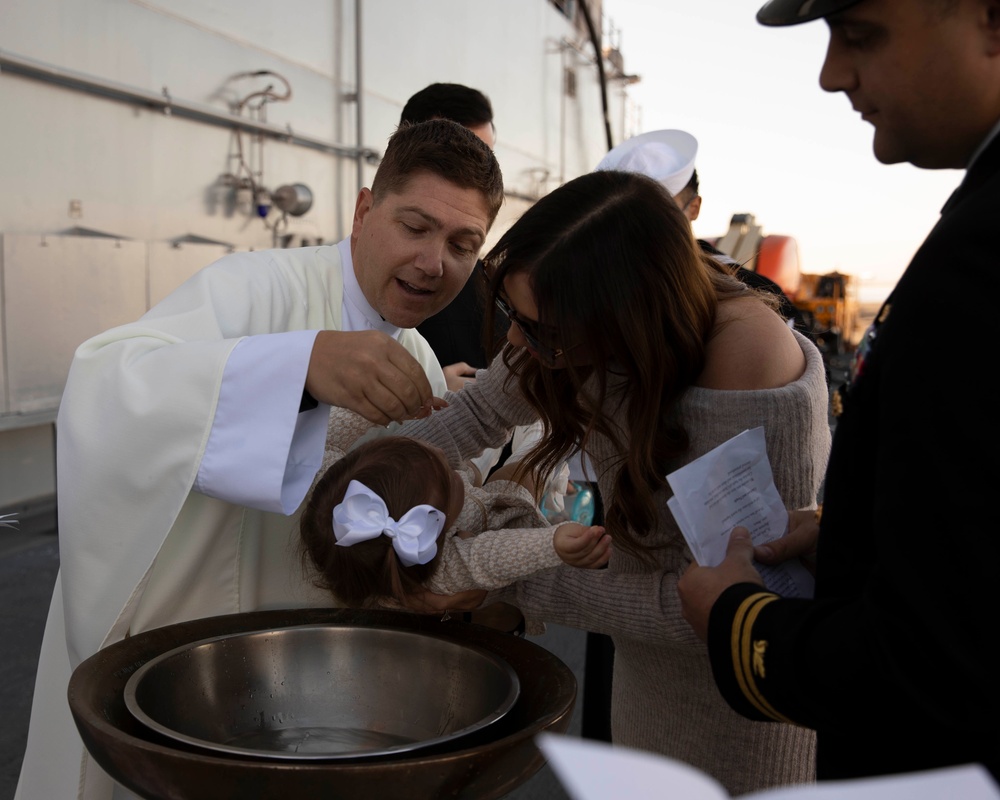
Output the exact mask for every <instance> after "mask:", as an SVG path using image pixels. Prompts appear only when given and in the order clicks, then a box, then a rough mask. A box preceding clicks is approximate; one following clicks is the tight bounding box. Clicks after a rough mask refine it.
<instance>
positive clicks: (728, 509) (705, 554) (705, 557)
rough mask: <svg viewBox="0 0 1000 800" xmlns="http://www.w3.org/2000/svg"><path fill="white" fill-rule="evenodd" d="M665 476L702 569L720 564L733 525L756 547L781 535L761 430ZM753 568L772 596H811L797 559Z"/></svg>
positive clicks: (780, 507) (783, 515) (781, 513)
mask: <svg viewBox="0 0 1000 800" xmlns="http://www.w3.org/2000/svg"><path fill="white" fill-rule="evenodd" d="M666 477H667V483H669V484H670V488H671V489H673V491H674V496H673V497H671V498H670V500H668V501H667V506H668V507H669V508H670V511H671V513H672V514H673V515H674V519H675V520H677V524H678V526H680V529H681V533H683V534H684V539H685V541H686V542H687V544H688V547H690V548H691V554H692V555H693V556H694V558H695V561H697V562H698V563H699V564H701V565H702V566H706V567H715V566H718V565H719V564H720V563H722V560H723V559H724V558H725V557H726V546H727V545H728V543H729V534H730V533H731V532H732V530H733V528H735V527H736V526H737V525H742V526H743V527H745V528H747V529H748V530H749V531H750V538H751V539H752V540H753V543H754V544H755V545H761V544H764V543H765V542H769V541H771V540H772V539H777V538H779V537H780V536H784V535H785V532H786V530H787V528H788V512H787V510H786V509H785V504H784V502H783V501H782V499H781V496H780V495H779V494H778V489H777V487H775V485H774V475H773V474H772V472H771V463H770V462H769V461H768V460H767V445H766V443H765V441H764V429H763V428H759V427H758V428H753V429H751V430H748V431H743V433H741V434H739V435H737V436H734V437H733V438H732V439H730V440H729V441H727V442H724V443H722V444H721V445H719V446H718V447H716V448H715V449H714V450H710V451H709V452H707V453H706V454H705V455H703V456H701V457H700V458H697V459H695V460H694V461H692V462H691V463H690V464H686V465H685V466H683V467H681V468H680V469H678V470H675V471H674V472H671V473H670V474H669V475H667V476H666ZM756 566H757V569H758V570H759V571H760V574H761V577H762V578H763V579H764V584H765V585H766V586H767V588H768V589H770V590H771V591H773V592H777V593H778V594H780V595H783V596H785V597H812V594H813V589H814V581H813V577H812V575H811V574H810V572H809V570H807V569H806V568H805V567H804V566H803V565H802V564H801V563H799V562H798V561H797V560H792V561H786V562H784V563H782V564H780V565H778V566H774V567H771V566H765V565H763V564H757V565H756Z"/></svg>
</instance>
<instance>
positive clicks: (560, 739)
mask: <svg viewBox="0 0 1000 800" xmlns="http://www.w3.org/2000/svg"><path fill="white" fill-rule="evenodd" d="M535 743H536V744H537V745H538V747H539V749H540V750H541V751H542V753H543V754H544V755H545V757H546V758H547V759H548V762H549V766H551V767H552V771H553V772H554V773H555V775H556V777H557V778H558V779H559V781H560V783H562V785H563V788H565V790H566V794H568V795H569V797H570V798H571V800H729V795H728V794H727V793H726V790H725V789H724V788H723V787H722V785H721V784H719V783H718V782H717V781H715V780H714V779H713V778H711V777H709V776H708V775H706V774H705V773H703V772H701V771H700V770H697V769H695V768H694V767H692V766H690V765H688V764H684V763H682V762H680V761H676V760H674V759H672V758H667V757H666V756H661V755H656V754H654V753H646V752H642V751H640V750H633V749H631V748H627V747H617V746H613V745H609V744H606V743H604V742H595V741H593V740H590V739H580V738H577V737H574V736H565V735H562V734H554V733H540V734H538V736H536V737H535ZM844 798H850V800H1000V788H998V787H997V785H996V782H995V781H994V780H993V778H992V777H991V776H990V774H989V772H988V771H987V770H986V769H985V768H984V767H983V766H981V765H979V764H966V765H964V766H959V767H946V768H943V769H935V770H928V771H925V772H911V773H906V774H904V775H884V776H879V777H876V778H859V779H856V780H849V781H826V782H823V783H811V784H802V785H798V786H783V787H781V788H778V789H767V790H765V791H762V792H754V793H752V794H745V795H741V796H740V799H739V800H844Z"/></svg>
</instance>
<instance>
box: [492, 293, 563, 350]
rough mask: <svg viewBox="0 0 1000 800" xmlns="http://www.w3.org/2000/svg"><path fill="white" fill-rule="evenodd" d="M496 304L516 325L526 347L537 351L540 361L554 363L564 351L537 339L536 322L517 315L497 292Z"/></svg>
mask: <svg viewBox="0 0 1000 800" xmlns="http://www.w3.org/2000/svg"><path fill="white" fill-rule="evenodd" d="M496 304H497V308H499V309H500V311H501V312H502V313H503V314H504V315H505V316H506V317H507V319H509V320H510V321H511V322H512V323H514V324H515V325H517V327H518V329H519V330H520V331H521V335H522V336H524V341H526V342H527V343H528V347H530V348H531V349H532V350H534V351H535V352H536V353H538V357H539V358H540V359H541V360H542V363H544V364H554V363H555V362H556V360H557V359H559V358H560V357H561V356H562V355H563V352H564V351H563V349H562V348H554V347H549V346H548V345H547V344H543V343H542V342H541V341H540V340H539V339H538V323H537V322H534V321H533V320H530V319H521V318H520V317H519V316H518V315H517V312H516V311H515V310H514V309H513V308H511V307H510V305H509V304H508V303H507V301H506V300H504V299H503V297H501V296H500V295H499V294H498V295H497V296H496Z"/></svg>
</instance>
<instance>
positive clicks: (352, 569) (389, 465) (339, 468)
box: [299, 436, 452, 608]
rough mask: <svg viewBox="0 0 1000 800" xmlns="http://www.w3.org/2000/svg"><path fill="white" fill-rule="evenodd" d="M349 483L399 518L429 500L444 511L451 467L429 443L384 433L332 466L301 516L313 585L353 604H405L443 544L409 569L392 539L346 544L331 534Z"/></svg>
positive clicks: (431, 567) (430, 569) (432, 566)
mask: <svg viewBox="0 0 1000 800" xmlns="http://www.w3.org/2000/svg"><path fill="white" fill-rule="evenodd" d="M351 481H359V482H360V483H363V484H364V485H365V486H367V487H368V488H369V489H371V490H372V491H373V492H374V493H375V494H377V495H378V496H379V497H381V498H382V500H383V502H384V503H385V505H386V508H387V509H388V512H389V515H390V516H391V517H392V518H393V519H395V520H399V519H400V518H401V517H402V516H403V515H404V514H406V512H408V511H409V510H410V509H411V508H413V507H414V506H419V505H422V504H429V505H432V506H434V507H435V508H437V509H439V510H440V511H441V512H442V513H446V511H447V508H448V501H449V495H450V492H451V481H452V475H451V470H450V469H449V467H448V466H447V465H446V464H445V463H444V461H443V460H442V459H441V458H440V457H438V455H437V454H436V453H435V452H434V451H433V450H431V449H430V447H429V446H428V445H427V444H424V443H422V442H420V441H417V440H415V439H410V438H408V437H405V436H385V437H382V438H380V439H374V440H372V441H371V442H366V443H365V444H363V445H361V446H359V447H357V448H356V449H354V450H352V451H351V452H350V453H348V454H347V455H346V456H344V457H343V458H341V459H340V460H339V461H337V462H335V463H334V464H332V465H331V466H330V467H329V468H328V469H327V471H326V472H325V473H324V474H323V477H322V478H320V479H319V481H318V482H317V483H316V486H315V487H314V489H313V492H312V496H311V497H310V498H309V501H308V502H307V504H306V507H305V509H304V510H303V512H302V516H301V518H300V521H299V533H300V536H301V540H302V546H303V548H304V554H303V558H304V559H308V561H309V562H311V564H312V566H313V567H315V570H316V573H317V574H316V576H315V578H314V583H315V585H316V586H318V587H319V588H321V589H326V590H328V591H330V592H332V593H333V595H334V596H335V597H336V598H338V599H339V600H340V601H341V602H342V603H344V604H345V605H346V606H348V607H351V608H364V607H368V606H372V605H375V604H376V603H377V601H378V600H379V599H380V598H386V597H389V598H393V599H395V600H397V601H399V602H403V601H404V600H405V597H406V595H407V594H409V593H411V592H414V591H417V590H419V589H420V588H421V587H422V584H423V583H424V582H425V581H426V580H427V579H429V578H430V576H431V575H432V574H433V573H434V570H435V569H436V567H437V563H438V561H439V559H440V557H441V541H442V539H443V537H444V535H445V530H446V529H447V524H446V525H445V527H444V528H442V530H441V535H440V536H439V537H438V549H437V553H436V554H435V555H434V557H433V558H432V559H431V560H430V561H428V562H427V563H426V564H414V565H413V566H404V565H403V564H402V563H401V562H400V560H399V558H398V557H397V555H396V552H395V550H394V549H393V545H392V540H391V539H389V538H388V537H387V536H376V537H375V538H373V539H369V540H367V541H363V542H358V543H357V544H353V545H351V546H350V547H341V546H339V545H338V544H337V539H336V537H335V535H334V531H333V510H334V508H335V507H336V506H337V505H339V504H340V503H341V502H342V501H343V499H344V494H345V493H346V492H347V487H348V485H349V484H350V483H351Z"/></svg>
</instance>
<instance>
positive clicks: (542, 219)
mask: <svg viewBox="0 0 1000 800" xmlns="http://www.w3.org/2000/svg"><path fill="white" fill-rule="evenodd" d="M484 263H485V266H486V272H487V274H488V275H489V276H490V297H491V299H492V298H493V297H495V296H496V294H497V292H498V291H499V290H500V288H501V287H502V285H503V281H504V280H505V279H506V278H507V277H509V276H511V275H515V274H524V275H527V276H528V279H529V281H530V284H531V286H532V288H533V291H534V298H535V302H536V304H537V306H538V315H539V325H540V329H541V330H542V331H550V332H551V334H550V335H551V336H552V338H553V339H554V341H552V342H550V344H551V345H552V346H554V347H561V348H564V349H567V350H568V355H569V358H567V359H566V365H565V367H564V368H559V369H552V368H549V367H546V366H543V365H542V364H540V363H539V362H538V361H537V360H536V359H534V358H533V357H532V356H531V355H530V354H529V353H528V352H527V351H526V350H522V349H518V348H513V347H511V346H509V345H508V346H507V347H506V348H505V350H504V360H505V361H506V362H507V364H508V365H509V366H510V367H511V369H512V371H513V373H514V374H516V375H517V379H518V381H519V384H520V388H521V390H522V391H523V393H524V395H525V396H526V397H527V398H528V400H529V402H530V403H531V404H532V406H534V408H535V409H536V410H537V411H538V413H539V415H540V416H541V418H542V420H543V424H544V426H545V435H544V436H543V437H542V440H541V442H540V443H539V445H538V446H537V447H536V448H535V449H534V450H533V451H532V452H531V453H530V454H529V455H528V457H527V458H526V459H525V461H524V467H525V469H536V468H537V469H541V470H543V471H548V470H551V469H553V468H554V467H555V466H556V465H557V464H558V463H559V462H560V461H561V460H562V459H564V458H566V456H567V455H568V454H569V453H571V452H573V451H574V450H575V449H576V448H577V446H578V445H581V444H582V447H583V449H584V450H586V447H587V442H588V440H589V439H590V437H591V436H592V435H593V434H594V433H599V434H601V435H602V436H606V437H608V438H609V439H610V440H611V442H612V443H613V444H614V448H615V450H616V452H617V453H618V454H619V455H618V458H617V461H616V462H615V463H614V464H611V465H610V466H611V468H615V467H620V471H619V473H618V476H617V478H616V479H615V482H614V489H613V492H612V495H611V496H610V497H604V498H602V499H603V501H604V508H605V526H606V527H607V529H608V532H609V533H610V534H611V535H612V537H613V539H614V541H615V546H616V547H620V548H622V549H625V550H628V551H630V552H633V553H637V554H642V553H643V552H646V551H648V545H645V544H644V543H643V542H642V539H643V538H644V537H645V536H646V534H647V533H648V532H649V531H650V530H652V529H653V528H655V527H656V524H657V519H658V517H659V514H660V513H662V512H661V510H660V509H658V508H657V506H656V504H655V503H654V500H653V493H654V492H655V491H657V490H658V489H659V488H661V487H663V486H664V485H666V477H665V476H666V472H667V468H668V465H669V463H670V462H671V460H673V459H674V458H676V457H677V456H680V455H682V454H683V453H684V452H685V451H686V450H687V448H688V444H689V440H688V434H687V431H686V430H685V429H684V427H683V426H682V425H681V424H680V422H679V420H678V418H677V413H676V411H677V404H678V401H679V400H680V398H681V396H682V395H683V394H684V392H685V391H686V390H687V389H688V387H690V386H691V385H692V384H693V383H694V382H695V380H696V379H697V377H698V375H699V374H700V373H701V371H702V369H703V367H704V365H705V349H706V342H707V341H708V339H709V337H710V335H711V333H712V330H713V326H714V324H715V318H716V309H717V307H718V303H719V302H720V300H721V299H725V298H727V297H730V296H736V295H739V294H742V293H744V292H745V291H747V290H746V289H745V287H744V286H743V285H742V284H741V283H740V282H739V281H737V280H736V279H735V278H734V277H733V276H732V275H731V274H730V273H729V272H728V271H726V270H725V269H724V268H723V267H722V266H721V265H720V264H719V263H718V262H716V261H714V260H713V259H710V258H708V257H707V256H703V255H702V253H701V250H700V248H699V247H698V245H697V243H696V241H695V239H694V236H693V234H692V232H691V227H690V224H689V222H688V221H687V219H686V218H685V217H684V216H683V214H682V213H681V212H680V210H679V209H678V208H677V206H676V204H675V203H674V201H673V199H672V198H671V197H670V196H669V195H668V194H667V193H666V191H665V190H664V189H663V187H661V186H660V184H659V183H657V182H655V181H653V180H650V179H649V178H646V177H644V176H641V175H638V174H635V173H626V172H615V171H599V172H594V173H590V174H587V175H583V176H581V177H579V178H576V179H574V180H572V181H569V182H568V183H566V184H564V185H563V186H561V187H559V188H558V189H556V190H555V191H553V192H552V193H550V194H548V195H546V196H545V197H543V198H542V199H541V200H539V201H538V202H537V203H536V204H535V205H534V206H532V207H531V208H530V209H529V210H528V211H527V212H525V214H524V215H523V216H522V217H521V218H520V219H519V220H518V221H517V222H516V223H515V224H514V225H513V226H512V227H511V228H510V229H509V230H508V231H507V232H506V233H505V234H504V235H503V237H501V239H500V240H499V241H498V242H497V244H496V246H495V247H494V248H493V249H492V250H491V251H490V253H489V254H488V255H487V256H486V257H485V258H484ZM487 307H488V309H489V311H488V314H487V315H488V316H489V317H490V318H489V319H488V320H487V321H486V328H487V329H488V330H493V324H494V322H493V319H492V317H493V315H494V314H495V311H494V304H493V303H492V302H490V303H489V304H488V306H487ZM568 348H572V349H568ZM574 359H578V360H580V361H581V362H584V361H585V362H586V363H585V364H582V365H578V364H574V363H573V361H574ZM606 466H607V465H606ZM596 477H599V476H596ZM630 529H631V530H630Z"/></svg>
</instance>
